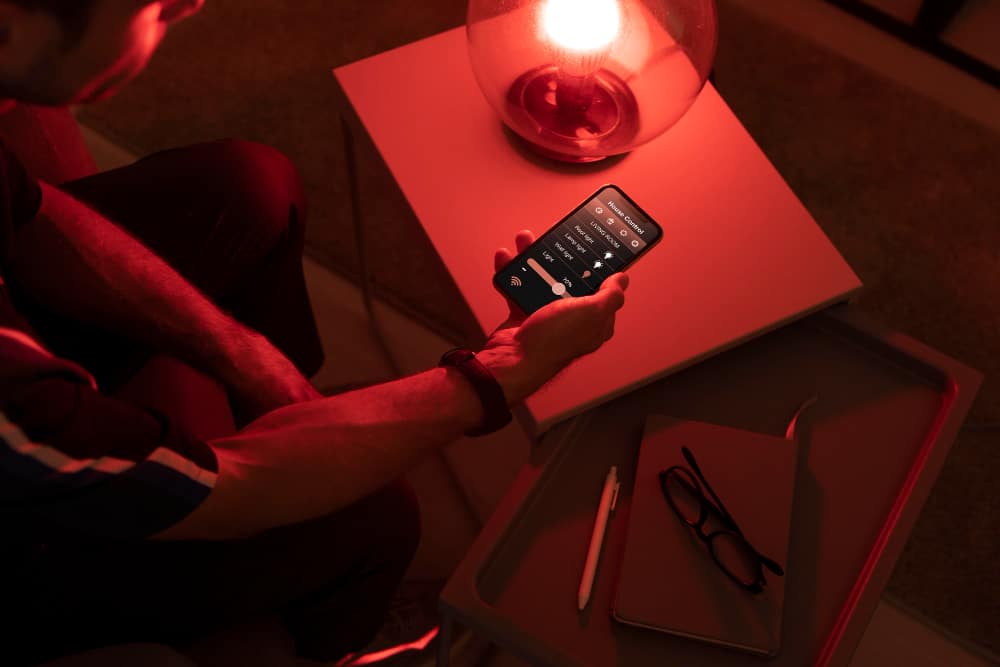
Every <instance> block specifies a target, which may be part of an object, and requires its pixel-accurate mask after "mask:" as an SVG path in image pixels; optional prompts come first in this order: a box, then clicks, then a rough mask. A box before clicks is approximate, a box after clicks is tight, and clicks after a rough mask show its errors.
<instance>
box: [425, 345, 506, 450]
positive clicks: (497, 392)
mask: <svg viewBox="0 0 1000 667" xmlns="http://www.w3.org/2000/svg"><path fill="white" fill-rule="evenodd" d="M439 365H440V366H444V367H446V368H452V369H454V370H455V371H457V372H458V373H459V374H461V375H462V376H463V378H464V381H465V382H467V383H468V384H469V385H470V386H471V387H472V389H473V390H474V392H475V394H476V397H477V400H478V402H479V404H480V406H481V407H482V412H481V419H480V420H479V422H478V423H477V424H476V426H474V427H473V428H471V429H467V430H466V431H465V433H466V435H470V436H478V435H486V434H488V433H493V432H494V431H498V430H500V429H501V428H503V427H504V426H506V425H507V424H509V423H510V421H511V417H512V416H511V413H510V408H508V407H507V396H506V394H505V393H504V388H503V387H502V386H501V385H500V383H499V382H498V380H497V378H496V377H495V376H494V375H493V373H492V372H491V371H490V369H489V368H487V367H486V365H485V364H483V363H482V361H480V360H479V359H478V358H477V356H476V354H475V353H474V352H472V351H471V350H466V349H462V348H457V349H454V350H450V351H449V352H446V353H445V354H444V355H443V356H442V357H441V362H440V364H439Z"/></svg>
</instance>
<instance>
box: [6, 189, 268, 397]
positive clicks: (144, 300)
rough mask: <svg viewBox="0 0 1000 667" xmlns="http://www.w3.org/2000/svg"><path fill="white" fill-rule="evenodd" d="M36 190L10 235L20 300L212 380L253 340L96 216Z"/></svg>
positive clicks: (72, 202) (69, 201)
mask: <svg viewBox="0 0 1000 667" xmlns="http://www.w3.org/2000/svg"><path fill="white" fill-rule="evenodd" d="M42 190H43V204H42V210H41V211H40V213H39V215H38V216H37V218H36V219H35V220H34V221H32V222H31V223H29V224H27V225H25V226H24V227H23V228H22V229H21V230H20V231H19V232H18V236H17V238H16V240H15V247H16V249H17V252H16V253H14V261H13V262H12V267H11V274H12V276H13V277H14V278H15V279H16V281H17V283H18V286H19V288H20V289H21V290H22V291H24V292H25V293H26V294H27V296H29V297H30V298H32V299H33V300H35V301H38V302H39V303H43V304H45V306H46V307H47V308H49V309H50V310H52V311H54V312H57V313H60V314H62V315H66V316H68V317H71V318H73V319H75V320H78V321H81V322H86V323H89V324H94V325H97V326H100V327H102V328H104V329H108V330H113V331H118V332H121V333H123V334H125V335H127V336H129V337H132V338H134V339H136V340H139V341H143V342H146V343H148V344H150V345H151V346H153V347H155V348H156V349H158V350H160V351H161V352H166V353H169V354H173V355H175V356H178V357H180V358H183V359H185V360H187V361H190V362H191V363H193V364H195V365H197V366H199V367H201V368H204V369H206V370H209V371H210V372H214V373H215V374H217V375H223V374H224V373H223V371H224V366H225V364H226V363H227V361H228V360H230V359H233V358H235V357H236V356H237V355H236V354H235V353H234V350H235V349H237V348H238V347H239V346H241V345H245V344H250V342H251V341H252V340H253V338H254V335H255V334H253V332H251V331H250V330H248V329H246V327H244V326H242V325H241V324H239V323H238V322H236V321H235V320H233V319H232V318H231V317H229V316H227V315H226V314H225V313H223V312H222V311H220V310H219V309H218V308H217V307H216V306H215V305H214V304H213V303H212V302H211V301H209V300H208V299H207V298H206V297H205V296H204V295H203V294H201V293H200V292H199V291H198V290H197V289H196V288H194V287H193V286H192V285H190V284H189V283H188V282H187V281H186V280H185V279H184V278H183V277H182V276H180V275H179V274H178V273H177V272H176V271H175V270H174V269H172V268H171V267H170V266H169V265H167V263H166V262H164V261H163V260H161V259H160V258H159V257H157V256H156V255H155V254H154V253H153V252H151V251H150V250H148V249H147V248H146V247H145V246H143V245H142V244H141V243H139V242H138V241H136V240H135V239H133V238H132V237H131V236H129V235H128V234H127V233H125V232H124V231H122V230H121V229H119V228H118V227H117V226H115V225H114V224H112V223H111V222H109V221H108V220H107V219H105V218H104V217H103V216H101V215H100V214H99V213H97V212H95V211H93V210H91V209H89V208H88V207H87V206H85V205H83V204H82V203H80V202H78V201H76V200H75V199H73V198H72V197H70V196H69V195H67V194H65V193H63V192H62V191H60V190H59V189H58V188H55V187H53V186H50V185H47V184H43V185H42ZM220 261H221V260H220ZM56 267H58V268H56ZM222 379H226V378H222Z"/></svg>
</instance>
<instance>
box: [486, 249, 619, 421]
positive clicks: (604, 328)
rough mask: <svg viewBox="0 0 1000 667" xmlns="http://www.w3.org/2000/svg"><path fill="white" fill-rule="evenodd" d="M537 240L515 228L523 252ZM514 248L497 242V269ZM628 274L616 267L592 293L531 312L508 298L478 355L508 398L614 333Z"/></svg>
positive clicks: (526, 391)
mask: <svg viewBox="0 0 1000 667" xmlns="http://www.w3.org/2000/svg"><path fill="white" fill-rule="evenodd" d="M534 240H535V236H534V234H532V233H531V232H530V231H527V230H525V231H521V232H519V233H518V235H517V237H516V239H515V242H516V244H517V251H518V252H521V251H523V250H524V249H525V248H527V247H528V246H529V245H531V244H532V243H533V242H534ZM512 259H514V254H513V253H511V252H510V251H509V250H508V249H506V248H500V249H499V250H497V252H496V256H495V257H494V264H495V266H496V270H497V271H499V270H500V269H502V268H503V267H504V266H506V265H507V264H508V263H509V262H510V261H511V260H512ZM627 287H628V276H627V275H625V274H624V273H616V274H614V275H612V276H610V277H608V278H607V279H606V280H605V281H604V282H603V283H602V284H601V287H600V289H599V290H598V291H597V292H596V293H595V294H592V295H590V296H581V297H574V298H572V299H559V300H558V301H556V302H554V303H550V304H548V305H547V306H545V307H543V308H540V309H539V310H537V311H535V312H534V313H532V314H531V315H530V316H525V314H524V313H523V312H521V310H520V309H519V308H518V307H517V306H516V305H515V304H513V303H511V302H510V301H509V300H508V305H509V306H510V316H509V317H508V318H507V320H506V321H505V322H504V323H503V324H501V325H500V326H499V327H498V328H497V329H496V331H494V332H493V333H492V334H491V335H490V337H489V339H488V340H487V341H486V344H485V345H484V346H483V349H482V351H480V352H479V354H477V355H476V356H477V357H478V358H479V359H480V361H482V362H483V364H485V365H486V367H487V368H489V369H490V371H491V372H492V373H493V374H494V375H495V376H496V378H497V380H498V381H499V382H500V385H501V386H502V387H503V389H504V394H505V395H506V396H507V400H508V401H509V402H510V403H519V402H520V401H522V400H523V399H524V398H526V397H527V396H530V395H531V394H532V393H534V392H535V391H536V390H537V389H538V388H539V387H541V386H542V385H543V384H545V383H546V382H548V381H549V380H550V379H551V378H552V377H553V376H554V375H555V374H556V373H558V372H559V371H561V370H562V369H563V368H565V367H566V366H567V365H569V363H570V362H571V361H573V360H574V359H576V358H577V357H581V356H583V355H585V354H589V353H591V352H593V351H594V350H596V349H597V348H599V347H600V346H601V345H602V344H604V342H605V341H607V340H608V339H609V338H611V336H612V335H613V334H614V330H615V313H616V312H617V311H618V309H619V308H621V307H622V305H623V304H624V303H625V289H626V288H627Z"/></svg>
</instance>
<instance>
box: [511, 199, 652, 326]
mask: <svg viewBox="0 0 1000 667" xmlns="http://www.w3.org/2000/svg"><path fill="white" fill-rule="evenodd" d="M660 234H661V231H660V228H659V226H657V224H656V223H655V222H653V221H652V220H650V219H649V218H647V217H646V216H645V215H643V214H642V213H641V212H640V211H639V210H638V209H637V208H636V207H635V206H634V205H632V203H631V202H630V201H629V200H628V199H626V198H625V197H624V196H623V195H622V193H621V192H620V191H618V190H617V189H616V188H612V187H607V188H604V189H602V190H601V191H599V192H598V193H597V194H596V195H595V196H594V197H593V198H591V199H590V200H589V201H587V202H586V203H585V204H584V205H583V206H581V207H580V208H578V209H577V210H576V211H574V212H573V213H571V214H570V215H569V216H567V217H566V218H565V219H563V220H562V222H560V223H559V224H557V225H556V226H555V227H553V228H552V229H551V230H549V231H548V232H546V233H545V235H544V236H543V237H542V238H541V239H539V240H538V241H537V242H536V243H535V244H534V245H532V246H531V247H530V248H528V249H527V250H525V251H524V252H523V253H522V254H520V255H518V256H517V257H516V258H515V259H514V261H512V262H511V263H510V264H508V265H507V266H506V267H504V268H503V269H502V270H501V271H500V272H499V273H498V274H497V276H496V279H495V280H496V284H497V286H498V287H500V288H501V289H502V290H503V291H504V292H505V293H506V294H508V295H509V296H510V297H511V298H513V299H514V301H515V302H517V304H518V305H519V306H521V308H522V309H523V310H524V312H526V313H533V312H534V311H536V310H538V309H539V308H541V307H542V306H544V305H546V304H548V303H551V302H553V301H556V300H558V299H566V298H569V297H573V296H585V295H587V294H593V293H594V292H596V291H597V288H598V287H600V285H601V283H602V282H604V279H605V278H607V277H608V276H610V275H611V274H613V273H616V272H618V271H621V270H623V269H624V268H625V267H626V266H628V265H629V264H631V263H632V262H633V261H634V260H635V259H636V258H637V257H638V256H639V255H640V254H642V252H643V251H644V250H645V249H646V248H648V247H649V246H651V245H652V244H653V243H655V242H656V241H657V240H658V239H659V237H660Z"/></svg>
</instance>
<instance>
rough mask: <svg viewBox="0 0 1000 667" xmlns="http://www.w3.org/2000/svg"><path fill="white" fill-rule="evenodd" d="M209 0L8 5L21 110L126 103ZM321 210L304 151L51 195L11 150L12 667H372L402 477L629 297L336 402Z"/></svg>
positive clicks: (5, 262)
mask: <svg viewBox="0 0 1000 667" xmlns="http://www.w3.org/2000/svg"><path fill="white" fill-rule="evenodd" d="M200 5H201V0H163V1H158V2H151V1H149V0H87V1H85V0H74V1H73V2H65V1H62V0H0V97H2V98H6V99H7V100H11V101H13V102H24V103H36V104H48V105H59V104H65V103H76V102H87V101H91V100H95V99H99V98H102V97H106V96H108V95H111V94H113V93H114V91H116V90H117V89H118V88H120V87H121V86H122V85H124V84H125V83H126V82H127V81H128V80H129V79H130V78H132V77H133V76H134V75H135V74H137V73H138V72H139V71H141V70H142V68H143V67H144V66H145V64H146V62H147V61H148V59H149V57H150V56H151V55H152V53H153V51H154V50H155V48H156V46H157V45H158V43H159V42H160V40H161V39H162V37H163V35H164V33H165V31H166V29H167V26H168V25H169V24H170V23H171V22H173V21H176V20H179V19H181V18H184V17H186V16H188V15H190V14H192V13H194V12H195V11H197V10H198V9H199V8H200ZM304 214H305V207H304V202H303V198H302V192H301V186H300V184H299V181H298V179H297V176H296V174H295V172H294V169H293V168H292V167H291V166H290V164H289V163H288V161H287V160H286V159H284V158H283V157H282V156H280V155H279V154H277V153H276V152H274V151H273V150H271V149H267V148H265V147H262V146H257V145H253V144H247V143H244V142H232V141H227V142H215V143H212V144H204V145H199V146H193V147H188V148H184V149H177V150H173V151H166V152H163V153H159V154H156V155H153V156H150V157H148V158H145V159H143V160H140V161H139V162H137V163H136V164H135V165H132V166H129V167H126V168H123V169H119V170H115V171H113V172H108V173H105V174H98V175H95V176H91V177H88V178H84V179H81V180H78V181H73V182H69V183H64V184H61V185H59V186H58V187H56V186H55V185H53V184H48V183H44V182H42V183H39V182H37V181H36V180H34V179H33V178H32V177H31V176H29V175H28V174H27V172H26V170H25V169H24V168H23V167H22V166H21V164H20V161H19V160H18V158H17V157H15V156H14V155H13V153H11V152H10V151H9V150H7V149H6V148H0V522H2V523H0V526H2V537H0V568H2V571H3V572H4V574H3V575H0V576H2V577H3V593H2V595H0V623H2V627H3V628H4V630H3V632H4V638H3V641H2V642H0V663H3V664H22V663H29V664H30V663H32V662H37V661H39V660H42V659H48V658H52V657H55V656H59V655H64V654H68V653H72V652H75V651H79V650H82V649H87V648H91V647H96V646H107V645H111V644H116V643H125V642H136V641H154V642H163V643H169V644H174V645H186V644H188V643H190V642H192V641H195V640H197V639H198V638H200V637H203V636H204V635H206V634H208V633H210V632H213V631H215V630H218V629H219V628H221V627H224V626H227V625H230V624H234V623H239V622H242V621H246V620H247V619H250V618H256V617H264V618H268V617H272V616H273V617H275V618H277V619H278V620H279V621H278V622H277V624H276V627H277V628H278V631H280V632H281V633H284V636H285V637H287V640H288V642H289V645H290V646H293V647H294V651H295V653H296V654H297V655H298V656H300V657H301V658H303V659H307V660H327V661H329V660H336V659H341V658H343V656H345V654H349V653H350V652H352V651H357V650H358V649H360V648H361V647H363V646H364V645H365V644H366V642H368V641H369V640H370V639H371V638H372V637H373V635H374V634H375V633H376V631H377V630H378V628H379V625H380V623H381V621H382V618H383V614H384V612H385V608H386V605H387V603H388V600H389V598H390V596H391V595H392V593H393V591H394V589H395V588H396V586H397V585H398V583H399V581H400V579H401V577H402V574H403V572H404V571H405V569H406V566H407V564H408V562H409V560H410V558H412V554H413V551H414V549H415V547H416V543H417V539H418V537H419V523H418V521H419V519H418V512H417V509H416V506H415V502H414V499H413V496H412V493H411V492H410V491H409V490H408V489H407V488H406V487H405V486H404V485H403V484H402V483H401V482H399V481H398V480H399V478H400V476H401V475H402V474H403V473H404V472H405V471H406V470H407V469H408V468H410V467H411V466H412V465H414V464H415V463H416V462H417V461H419V460H420V458H421V457H423V456H425V455H426V454H427V453H429V452H431V451H433V450H435V449H436V448H439V447H441V446H442V445H444V444H446V443H448V442H450V441H452V440H454V439H455V438H457V437H459V436H461V435H462V434H463V433H467V432H473V433H475V432H483V431H485V430H489V429H491V428H496V427H497V426H499V425H501V424H502V423H503V422H504V419H505V417H506V418H509V413H506V414H505V412H506V405H505V404H504V403H505V402H506V403H508V404H514V403H517V402H519V401H521V400H523V399H524V398H525V397H526V396H528V395H530V394H531V393H532V392H534V391H535V390H536V389H538V388H539V387H540V386H541V385H542V384H544V383H545V382H546V381H548V380H549V379H550V378H551V377H552V376H553V375H555V374H556V373H558V372H559V371H560V370H561V369H562V368H564V367H565V366H566V365H567V364H569V363H570V362H572V361H573V360H574V359H575V358H577V357H578V356H580V355H583V354H587V353H589V352H592V351H593V350H595V349H597V348H598V347H599V346H600V345H601V344H602V343H603V342H604V341H605V340H607V339H608V338H609V337H610V336H611V335H612V332H613V327H614V319H615V312H616V311H617V310H618V309H619V308H620V307H621V306H622V304H623V303H624V295H623V292H624V290H625V288H626V286H627V278H626V277H625V276H624V275H616V276H613V277H612V278H610V279H609V280H607V281H606V282H605V284H604V285H603V286H602V288H601V290H600V291H599V292H598V293H597V294H596V295H593V296H590V297H583V298H577V299H565V300H560V301H559V302H558V303H555V304H552V305H550V306H548V307H546V308H543V309H542V310H540V311H538V312H537V313H535V314H533V315H532V316H531V317H528V318H526V319H525V318H524V317H523V316H522V315H519V314H517V313H512V314H511V317H510V318H509V319H508V320H507V321H506V322H504V323H502V324H501V325H500V326H499V327H498V329H497V330H496V331H495V332H494V333H493V334H492V335H491V336H490V338H489V340H488V341H487V342H486V344H485V346H484V347H483V349H482V350H480V351H478V353H477V354H476V355H475V360H471V361H470V360H462V359H452V361H453V363H451V364H445V365H442V366H439V367H437V368H434V369H431V370H428V371H426V372H424V373H420V374H418V375H414V376H412V377H407V378H404V379H401V380H396V381H393V382H389V383H385V384H381V385H377V386H373V387H369V388H366V389H362V390H358V391H352V392H348V393H344V394H341V395H337V396H332V397H322V396H320V395H319V394H318V392H317V391H316V390H315V389H314V388H313V387H312V385H311V384H310V383H309V381H308V380H307V379H306V376H308V375H311V374H313V373H315V371H316V370H317V369H318V368H319V366H320V363H321V361H322V353H321V348H320V345H319V341H318V337H317V335H316V331H315V325H314V322H313V319H312V313H311V311H310V309H309V302H308V299H307V297H306V292H305V285H304V280H303V277H302V267H301V251H302V242H303V217H304ZM532 239H533V237H532V235H531V234H530V233H529V232H521V233H520V234H519V235H518V236H517V239H516V244H517V248H518V250H520V249H523V248H524V247H526V246H527V245H528V244H530V243H531V241H532ZM512 256H513V255H512V253H511V252H510V251H508V250H506V249H500V250H498V251H497V253H496V257H495V264H496V266H497V267H501V266H503V265H504V264H506V263H507V262H508V261H510V259H511V258H512ZM219 387H224V388H225V393H224V394H223V393H221V392H219V391H214V393H213V388H214V389H215V390H218V388H219ZM501 391H502V393H501ZM195 394H196V395H197V396H198V397H199V399H198V400H197V401H196V402H195V403H196V406H195V409H193V410H192V408H191V406H190V403H191V401H190V400H188V401H185V400H184V399H185V398H186V397H188V398H189V397H190V396H191V395H195ZM220 395H221V396H222V400H221V401H220V400H218V397H219V396H220ZM497 397H499V399H498V398H497ZM227 399H228V400H227ZM498 403H499V404H498ZM230 406H232V408H233V414H235V417H236V424H235V427H234V424H233V414H230V412H229V408H230ZM248 641H249V639H248ZM105 664H107V663H105Z"/></svg>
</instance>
